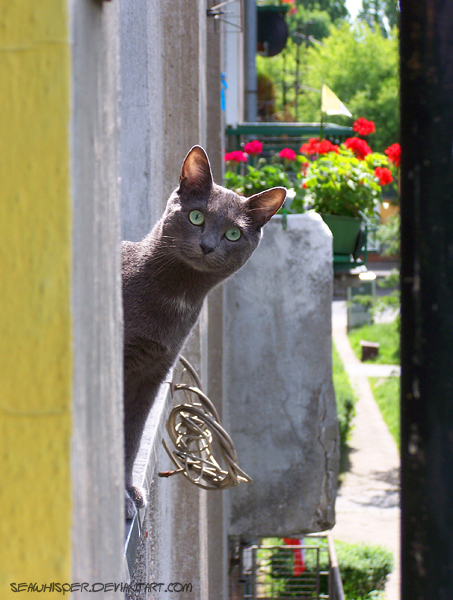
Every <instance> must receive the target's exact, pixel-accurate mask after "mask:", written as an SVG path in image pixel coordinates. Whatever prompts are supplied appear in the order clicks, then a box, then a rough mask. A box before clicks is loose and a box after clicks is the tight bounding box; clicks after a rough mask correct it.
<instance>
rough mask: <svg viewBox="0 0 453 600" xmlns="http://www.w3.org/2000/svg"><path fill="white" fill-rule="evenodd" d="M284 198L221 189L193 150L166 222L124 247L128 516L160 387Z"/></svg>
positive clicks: (138, 494) (281, 192)
mask: <svg viewBox="0 0 453 600" xmlns="http://www.w3.org/2000/svg"><path fill="white" fill-rule="evenodd" d="M285 196H286V190H285V188H273V189H272V190H268V191H266V192H262V193H260V194H257V195H255V196H252V197H251V198H248V199H246V198H244V197H241V196H238V195H237V194H236V193H234V192H233V191H231V190H227V189H225V188H223V187H221V186H219V185H216V184H215V183H213V180H212V174H211V169H210V165H209V160H208V157H207V156H206V154H205V152H204V150H203V149H202V148H201V147H200V146H194V148H192V150H191V151H190V152H189V153H188V155H187V157H186V159H185V161H184V164H183V167H182V171H181V177H180V184H179V187H178V188H177V189H176V190H175V191H174V192H173V193H172V195H171V196H170V198H169V199H168V202H167V206H166V209H165V212H164V214H163V216H162V218H161V219H160V220H159V221H158V222H157V223H156V225H155V227H154V228H153V229H152V231H151V232H150V233H149V234H148V235H147V236H146V237H145V238H144V239H143V240H142V241H141V242H137V243H133V242H123V247H122V255H123V307H124V436H125V474H126V490H127V492H128V494H129V495H128V496H127V495H126V517H127V518H131V517H132V516H133V514H134V512H135V507H134V503H135V504H136V505H137V506H143V504H144V498H143V493H142V491H141V490H139V489H138V488H136V487H134V486H133V485H132V467H133V463H134V460H135V457H136V455H137V452H138V448H139V445H140V439H141V436H142V433H143V428H144V426H145V421H146V418H147V416H148V413H149V410H150V408H151V406H152V403H153V401H154V398H155V397H156V394H157V391H158V389H159V386H160V385H161V383H162V382H163V381H164V380H165V377H166V375H167V373H168V371H169V370H170V368H171V367H172V366H173V364H174V363H175V361H176V359H177V357H178V355H179V353H180V351H181V348H182V346H183V344H184V342H185V340H186V339H187V336H188V335H189V333H190V331H191V329H192V327H193V326H194V324H195V322H196V320H197V318H198V316H199V314H200V311H201V307H202V304H203V301H204V299H205V297H206V295H207V294H208V292H209V291H210V290H211V289H212V288H214V287H215V286H216V285H218V284H219V283H221V282H222V281H224V280H225V279H226V278H227V277H229V276H230V275H232V274H233V273H234V272H236V271H237V270H238V269H240V268H241V267H242V265H244V263H245V262H246V261H247V260H248V259H249V257H250V256H251V255H252V253H253V251H254V250H255V249H256V248H257V246H258V244H259V241H260V239H261V235H262V233H261V228H262V226H263V225H264V224H265V223H266V222H267V221H268V220H269V219H270V218H271V216H272V215H273V214H275V213H276V212H277V210H278V209H279V208H280V207H281V206H282V204H283V202H284V199H285ZM192 210H199V211H200V212H202V213H203V215H204V217H205V221H204V223H203V225H202V226H199V225H193V224H192V223H191V222H190V221H189V213H190V211H192ZM231 227H237V228H239V229H240V230H241V232H242V235H241V237H240V238H239V239H238V240H237V241H234V242H232V241H229V240H228V239H226V237H225V231H226V230H227V229H229V228H231ZM131 498H132V500H133V502H132V501H131Z"/></svg>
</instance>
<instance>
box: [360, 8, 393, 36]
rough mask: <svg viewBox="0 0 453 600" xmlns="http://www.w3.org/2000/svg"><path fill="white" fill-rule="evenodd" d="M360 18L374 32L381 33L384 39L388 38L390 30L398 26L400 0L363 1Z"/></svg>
mask: <svg viewBox="0 0 453 600" xmlns="http://www.w3.org/2000/svg"><path fill="white" fill-rule="evenodd" d="M358 18H359V19H360V20H361V21H363V22H365V23H367V24H368V26H369V27H371V29H373V31H380V32H381V34H382V35H383V36H384V37H388V32H389V30H391V29H393V28H394V27H396V26H397V25H398V20H399V10H398V0H362V10H361V11H359V14H358Z"/></svg>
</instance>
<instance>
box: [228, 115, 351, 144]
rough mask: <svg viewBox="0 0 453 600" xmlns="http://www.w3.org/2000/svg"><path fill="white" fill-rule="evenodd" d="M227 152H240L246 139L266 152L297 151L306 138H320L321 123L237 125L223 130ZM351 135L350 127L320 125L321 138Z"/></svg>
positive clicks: (335, 138) (338, 137)
mask: <svg viewBox="0 0 453 600" xmlns="http://www.w3.org/2000/svg"><path fill="white" fill-rule="evenodd" d="M225 133H226V136H227V148H228V150H240V149H241V143H243V142H244V141H246V140H247V139H252V138H253V139H258V140H260V142H262V143H263V145H264V146H265V148H266V149H268V150H281V149H282V148H285V147H286V148H292V149H294V150H298V149H299V147H300V145H301V144H302V143H303V142H304V141H306V140H307V139H308V138H312V137H320V136H321V123H283V122H279V123H239V124H238V125H236V126H235V127H232V126H229V127H227V128H226V130H225ZM351 135H352V127H344V126H342V125H336V124H335V123H323V124H322V137H323V138H328V139H329V140H331V141H337V142H339V141H342V140H344V139H346V138H347V137H350V136H351Z"/></svg>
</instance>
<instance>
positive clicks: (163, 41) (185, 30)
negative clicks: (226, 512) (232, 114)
mask: <svg viewBox="0 0 453 600" xmlns="http://www.w3.org/2000/svg"><path fill="white" fill-rule="evenodd" d="M208 38H209V42H208ZM137 52H141V54H142V56H141V57H137V56H136V53H137ZM220 57H221V37H220V31H218V30H214V24H213V22H209V21H208V18H207V16H206V2H205V1H204V0H197V1H194V0H183V1H180V2H178V3H177V4H174V3H172V4H169V3H162V2H158V1H153V0H150V1H148V2H145V1H144V0H143V1H141V2H137V1H136V0H122V1H121V72H122V85H123V92H122V98H123V99H122V113H121V115H122V129H123V130H122V133H121V176H122V196H121V205H122V235H123V238H124V239H130V240H138V239H141V238H142V237H143V236H144V235H145V234H146V233H147V232H148V231H149V229H150V228H151V226H152V225H153V224H154V222H155V221H156V219H157V218H158V217H159V216H160V215H161V213H162V211H163V208H164V205H165V202H166V199H167V197H168V195H169V194H170V193H171V191H172V190H173V189H174V188H175V187H176V186H177V185H178V179H179V172H180V168H181V165H182V161H183V159H184V157H185V155H186V154H187V152H188V150H189V149H190V148H191V147H192V146H193V145H194V144H201V145H203V146H204V147H205V148H206V149H207V150H208V153H209V154H210V157H211V161H212V166H213V170H214V173H215V176H216V177H217V179H218V180H219V179H221V177H222V169H223V164H222V151H221V146H222V139H223V136H222V118H221V114H220V112H221V111H220ZM130 85H132V86H133V89H130V87H129V86H130ZM125 128H127V131H126V130H125ZM219 298H220V301H221V299H222V295H221V294H220V296H219ZM208 313H209V311H208V308H207V307H206V308H205V309H204V311H203V314H202V317H201V319H200V322H199V324H198V325H197V326H196V327H195V329H194V331H193V333H192V335H191V337H190V339H189V341H188V343H187V345H186V348H185V349H184V351H183V354H184V355H185V356H186V357H187V358H188V359H189V360H190V361H191V362H192V363H193V364H194V365H195V366H196V368H197V369H198V370H199V372H201V373H202V376H203V379H204V381H205V383H206V384H207V381H208V378H209V373H210V372H212V365H209V364H208V362H209V361H208V355H209V350H208V346H209V344H212V340H213V339H214V337H215V333H214V331H213V328H214V324H213V323H212V324H211V329H210V333H209V336H208V322H210V317H209V314H208ZM218 323H219V324H220V325H221V318H220V317H219V318H218ZM208 337H209V339H208ZM216 339H217V343H218V344H220V346H221V336H220V334H217V338H216ZM219 340H220V341H219ZM210 369H211V371H210ZM220 389H221V388H220ZM165 419H166V412H165V410H164V409H162V412H161V413H160V415H157V414H156V415H154V416H153V418H152V419H150V420H149V422H148V425H149V427H148V425H147V434H146V435H145V438H146V439H144V440H143V444H142V448H141V451H140V455H139V459H138V460H137V463H136V468H135V469H134V477H135V478H136V479H137V480H138V481H139V482H141V481H145V482H147V481H148V483H149V482H150V481H151V485H150V503H149V508H148V509H147V510H146V511H145V513H144V515H143V533H144V535H142V538H141V541H140V544H139V548H138V554H137V560H136V563H135V568H134V573H133V577H132V584H133V585H134V584H136V583H145V582H163V583H166V584H168V583H171V582H182V583H192V584H193V591H192V594H191V597H192V596H193V597H194V598H197V599H200V600H203V599H205V600H209V599H210V598H213V597H215V598H219V599H220V598H222V597H223V594H224V593H226V592H227V588H226V585H225V573H226V561H224V560H223V556H222V551H223V550H222V548H223V547H222V543H223V540H224V539H226V538H225V535H224V534H223V528H222V519H220V530H219V526H218V525H219V519H218V515H219V514H221V513H222V509H221V508H220V509H217V510H216V508H215V506H213V505H212V499H209V498H208V496H207V494H206V492H204V491H203V490H200V489H199V488H196V487H194V486H193V485H192V484H190V483H189V482H188V481H187V480H186V479H185V478H183V477H182V476H177V477H173V478H170V479H161V478H159V477H157V471H161V470H167V469H171V467H172V464H171V463H170V461H169V459H168V457H167V455H166V453H165V451H164V450H163V448H162V446H161V444H160V437H159V436H161V428H162V425H163V424H164V423H165ZM159 432H160V433H159ZM150 452H151V460H150V459H149V455H150ZM215 497H216V499H219V495H217V494H216V495H215ZM211 514H215V515H217V517H216V518H212V519H211V517H210V515H211ZM210 520H211V525H213V528H212V529H209V526H208V524H209V521H210ZM212 521H214V522H212ZM146 532H147V533H148V535H146ZM213 532H214V533H213ZM219 549H220V550H219ZM219 551H220V553H221V554H220V556H219V554H218V552H219ZM214 555H215V556H216V558H219V562H216V561H214V560H212V556H214ZM149 595H150V594H149V592H146V591H145V590H144V589H143V590H142V591H141V592H136V593H135V592H130V593H128V597H131V598H143V599H148V598H149ZM166 595H168V594H165V593H164V591H163V590H162V593H161V595H159V596H156V597H159V598H160V597H162V598H165V597H166Z"/></svg>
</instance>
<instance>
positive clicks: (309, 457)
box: [223, 213, 339, 537]
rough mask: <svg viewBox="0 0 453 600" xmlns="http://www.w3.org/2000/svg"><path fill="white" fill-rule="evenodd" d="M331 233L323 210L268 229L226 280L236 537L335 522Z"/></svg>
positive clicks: (307, 528) (275, 220)
mask: <svg viewBox="0 0 453 600" xmlns="http://www.w3.org/2000/svg"><path fill="white" fill-rule="evenodd" d="M331 300H332V246H331V234H330V231H329V230H328V229H327V227H326V226H325V225H324V223H323V221H322V219H321V218H320V217H319V215H316V214H314V213H313V214H309V213H307V214H304V215H290V216H288V228H287V230H286V231H285V230H283V228H282V220H281V217H274V218H273V219H272V220H271V221H270V223H268V224H267V225H266V227H265V228H264V236H263V240H262V242H261V244H260V246H259V247H258V249H257V250H256V252H255V254H254V255H253V256H252V258H251V259H250V261H249V262H248V263H247V264H246V265H245V267H244V268H243V269H242V270H241V271H240V272H239V273H238V274H237V275H236V276H235V277H234V278H232V279H230V280H229V281H228V282H227V283H226V284H225V302H224V307H225V322H224V366H223V378H224V396H225V398H227V399H228V403H227V411H228V413H227V419H226V422H227V424H228V429H229V432H230V434H231V436H232V438H233V440H234V442H235V445H236V450H237V453H238V457H239V464H240V465H241V467H242V468H243V469H244V470H245V472H246V473H247V474H248V475H250V476H251V477H252V479H253V483H252V484H249V485H243V486H239V487H238V488H233V489H232V490H230V491H229V500H230V526H229V533H230V534H235V535H242V536H253V537H260V536H287V537H288V536H290V535H291V534H295V533H302V532H304V533H306V532H314V531H322V530H324V529H328V528H330V527H332V526H333V524H334V503H335V496H336V486H337V474H338V458H339V448H338V426H337V419H336V407H335V397H334V392H333V386H332V371H331V368H332V361H331V351H332V346H331V344H332V339H331Z"/></svg>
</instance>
